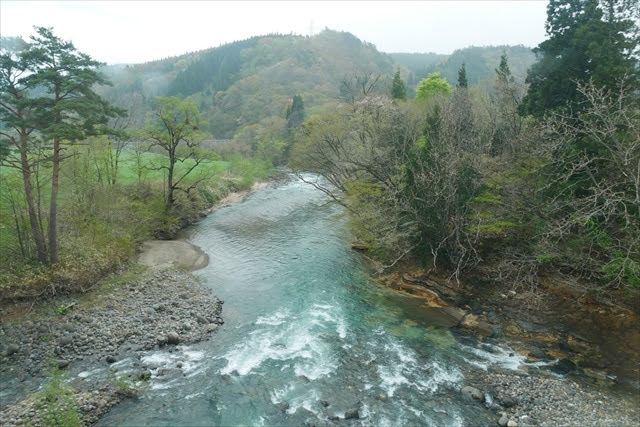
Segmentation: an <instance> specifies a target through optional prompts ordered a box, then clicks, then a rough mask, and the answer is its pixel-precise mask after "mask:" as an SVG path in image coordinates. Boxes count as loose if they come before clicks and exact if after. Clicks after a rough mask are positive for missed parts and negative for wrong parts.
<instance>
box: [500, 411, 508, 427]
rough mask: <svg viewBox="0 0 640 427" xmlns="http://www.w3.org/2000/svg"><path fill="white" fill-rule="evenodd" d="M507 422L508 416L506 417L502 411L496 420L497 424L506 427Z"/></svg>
mask: <svg viewBox="0 0 640 427" xmlns="http://www.w3.org/2000/svg"><path fill="white" fill-rule="evenodd" d="M508 422H509V417H507V414H505V413H503V414H502V416H501V417H500V419H499V420H498V425H499V426H500V427H507V423H508Z"/></svg>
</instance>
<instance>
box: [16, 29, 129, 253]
mask: <svg viewBox="0 0 640 427" xmlns="http://www.w3.org/2000/svg"><path fill="white" fill-rule="evenodd" d="M36 33H37V35H35V36H32V37H31V43H30V46H29V49H28V50H27V51H26V52H25V53H24V54H23V59H24V60H25V62H26V67H27V69H28V71H29V72H30V73H31V74H30V75H28V76H27V77H26V78H25V79H24V83H25V85H26V86H27V87H28V88H29V90H30V91H31V92H32V93H34V94H35V93H38V94H40V96H39V97H36V98H33V99H31V100H30V101H29V102H30V103H31V105H33V107H34V108H33V110H34V113H33V114H34V116H35V117H37V119H36V122H37V126H36V127H37V130H38V131H39V132H40V134H41V135H42V137H43V139H44V140H46V141H47V142H49V143H50V144H51V148H52V155H51V169H52V177H51V196H50V206H49V229H48V238H49V247H48V250H49V259H50V261H51V263H56V262H57V261H58V229H57V223H58V222H57V215H58V189H59V177H60V165H61V162H62V159H63V151H64V148H65V147H64V145H65V144H72V143H74V142H76V141H80V140H82V139H85V138H86V137H88V136H90V135H97V134H103V133H107V132H108V128H107V123H108V121H109V119H110V118H112V117H115V116H117V115H120V114H124V112H123V111H122V110H120V109H116V108H114V107H112V106H111V105H110V104H109V103H108V102H107V101H106V100H104V99H103V98H101V97H100V96H99V95H98V94H97V93H96V92H95V91H94V89H93V88H94V87H95V86H96V85H104V84H108V81H107V80H106V79H105V78H104V77H103V75H102V74H100V73H99V72H98V71H97V70H96V68H97V67H98V66H100V65H103V64H102V63H100V62H97V61H94V60H93V59H91V57H89V56H88V55H86V54H84V53H81V52H78V51H77V50H76V48H75V47H74V46H73V43H71V42H69V41H65V40H62V39H60V38H58V37H56V36H55V35H54V34H53V32H52V30H51V29H50V28H44V27H36Z"/></svg>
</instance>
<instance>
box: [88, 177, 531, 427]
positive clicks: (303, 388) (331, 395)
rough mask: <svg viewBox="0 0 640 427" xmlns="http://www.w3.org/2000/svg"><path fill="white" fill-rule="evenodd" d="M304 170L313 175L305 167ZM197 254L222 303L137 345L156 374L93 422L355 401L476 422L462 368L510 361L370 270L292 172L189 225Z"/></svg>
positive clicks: (418, 420)
mask: <svg viewBox="0 0 640 427" xmlns="http://www.w3.org/2000/svg"><path fill="white" fill-rule="evenodd" d="M307 178H308V179H315V178H314V177H313V176H308V177H307ZM188 239H189V240H190V241H191V242H192V243H194V244H196V245H198V246H200V247H201V248H202V249H203V250H204V251H205V252H206V253H208V254H209V257H210V264H209V266H208V267H206V268H204V269H202V270H199V271H197V272H195V274H196V275H197V276H198V277H199V278H201V280H202V281H203V282H204V283H205V284H206V285H207V286H209V287H210V288H211V290H212V292H214V293H215V294H216V295H217V296H218V297H219V298H221V299H222V300H224V301H225V304H224V307H223V317H224V320H225V324H224V325H223V326H222V327H220V328H219V329H218V331H217V333H215V334H214V335H212V337H211V338H210V339H209V340H207V341H205V342H202V343H198V344H196V345H190V346H178V347H177V348H175V349H172V350H169V349H163V350H160V351H156V352H150V353H149V354H147V355H146V356H145V357H144V358H143V362H144V363H145V364H147V365H148V366H149V367H150V368H153V369H152V372H154V374H157V373H158V370H160V369H162V368H171V367H175V366H176V365H177V364H180V365H181V366H182V368H181V369H182V374H181V375H179V376H172V377H169V378H168V379H167V378H166V377H163V376H160V375H154V376H153V378H152V379H151V382H150V386H149V390H148V391H147V392H146V393H145V394H144V395H143V397H141V398H139V399H133V400H129V401H126V402H125V403H123V404H121V405H119V406H117V407H116V408H114V409H113V410H112V411H111V412H110V413H109V414H108V415H107V416H105V417H104V418H103V419H102V420H101V422H100V424H101V425H153V426H158V425H168V426H169V425H170V426H174V425H189V426H191V425H257V426H260V425H304V424H307V423H309V424H323V423H324V422H326V421H327V420H328V419H329V417H330V416H340V417H344V414H345V412H346V411H347V410H349V409H352V408H357V409H358V411H359V415H360V420H358V421H357V423H362V424H363V425H375V426H380V425H389V426H396V425H402V426H404V425H446V426H452V425H489V424H493V423H495V416H491V414H490V413H488V411H487V410H486V409H484V408H483V407H481V406H480V405H479V404H477V403H473V402H469V401H467V400H465V399H463V398H462V396H461V395H460V393H459V392H458V391H457V390H459V388H460V387H461V386H462V385H463V384H464V372H465V371H466V370H468V369H486V368H487V367H489V366H501V367H505V368H512V369H515V368H517V366H518V365H519V364H520V363H522V361H523V360H522V358H521V357H520V356H518V355H515V356H513V355H511V356H510V355H509V349H504V348H498V347H496V348H495V349H493V351H491V352H487V351H485V350H482V349H479V348H476V346H475V345H474V344H472V343H465V342H464V340H462V339H461V338H460V337H456V336H454V335H453V334H451V332H450V331H449V329H448V328H446V327H444V326H439V325H438V323H437V321H436V320H434V319H432V318H430V317H429V316H428V315H427V314H426V313H427V312H426V311H425V310H423V309H421V307H420V302H419V301H417V300H415V299H413V298H410V297H405V296H402V295H398V294H396V293H394V292H392V291H390V290H387V289H385V288H384V287H382V286H380V285H378V284H376V283H375V282H374V281H372V280H371V279H370V276H369V275H368V273H367V270H366V266H365V265H364V263H363V262H362V260H361V259H360V256H359V255H358V254H357V253H355V252H353V251H352V250H351V248H350V241H351V238H350V235H349V232H348V228H347V219H346V217H345V215H344V211H343V209H342V208H341V207H340V206H337V205H335V204H332V203H330V201H329V200H328V198H327V197H326V196H325V195H324V194H323V193H321V192H320V191H318V190H316V189H315V188H314V187H313V186H311V185H308V184H306V183H304V182H303V181H301V180H299V179H297V178H294V177H292V180H291V181H289V182H286V183H283V184H279V185H276V186H272V187H268V188H265V189H262V190H259V191H256V192H254V193H252V194H251V195H249V196H248V197H247V198H246V199H245V200H244V201H242V202H240V203H236V204H233V205H230V206H227V207H224V208H221V209H219V210H217V211H215V212H214V213H212V214H211V215H209V216H208V217H207V218H205V219H203V220H202V221H201V222H200V223H198V224H197V225H195V226H193V227H191V228H190V229H189V230H188Z"/></svg>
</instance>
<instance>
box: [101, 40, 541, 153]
mask: <svg viewBox="0 0 640 427" xmlns="http://www.w3.org/2000/svg"><path fill="white" fill-rule="evenodd" d="M503 51H504V52H506V53H507V55H508V57H509V65H510V67H511V70H512V72H513V74H514V75H515V77H516V78H517V79H519V80H524V76H525V74H526V70H527V68H528V67H529V66H530V65H531V64H532V63H533V61H534V55H533V53H532V52H531V50H530V49H529V48H526V47H524V46H489V47H469V48H465V49H459V50H456V51H455V52H453V53H452V54H451V55H441V54H435V53H392V54H386V53H382V52H379V51H378V50H377V49H376V47H375V46H374V45H372V44H370V43H367V42H364V41H361V40H360V39H358V38H357V37H355V36H354V35H352V34H350V33H346V32H338V31H333V30H328V29H326V30H324V31H322V32H321V33H319V34H317V35H315V36H313V37H307V36H298V35H282V34H269V35H266V36H257V37H252V38H249V39H246V40H241V41H236V42H232V43H228V44H225V45H222V46H219V47H215V48H210V49H205V50H201V51H197V52H191V53H186V54H184V55H180V56H176V57H170V58H164V59H160V60H157V61H152V62H147V63H143V64H137V65H115V66H108V67H105V69H104V71H105V73H106V74H107V75H108V77H109V78H110V79H111V80H112V82H113V83H114V85H113V86H112V87H108V88H106V89H103V92H102V95H104V96H105V97H106V98H107V99H109V100H110V101H111V102H113V103H115V104H117V105H120V106H123V107H125V108H127V109H128V110H130V112H131V116H132V117H131V120H132V125H133V126H134V127H135V126H142V124H143V123H144V121H145V117H146V115H147V114H148V113H149V112H150V111H151V107H150V101H151V99H153V97H155V96H169V95H176V96H179V97H186V96H189V97H191V98H192V99H193V100H194V101H195V102H196V103H197V105H198V107H199V108H200V111H201V112H202V116H203V119H204V121H205V122H206V123H207V124H206V129H205V130H208V131H210V132H211V133H212V134H213V135H214V137H215V138H218V139H231V138H233V137H234V136H235V135H239V134H240V135H241V136H242V138H243V139H245V140H247V142H248V143H250V144H252V143H253V144H254V147H253V148H254V149H255V143H256V142H255V141H257V140H258V139H264V135H265V132H275V133H278V132H279V133H280V134H281V133H282V130H283V128H284V126H285V123H286V120H285V117H286V112H287V108H288V107H289V106H290V105H291V102H292V98H293V96H294V95H300V96H301V97H302V99H303V101H304V106H305V110H306V112H307V114H313V113H318V112H322V111H326V110H328V109H331V108H332V107H333V106H335V105H336V103H337V102H338V98H339V88H340V83H341V81H342V80H344V79H345V78H350V77H353V76H355V75H365V74H373V75H378V74H379V75H380V76H381V78H380V80H379V84H378V86H379V88H380V90H384V91H387V90H388V85H389V83H390V81H391V76H392V74H393V73H394V71H395V68H396V67H401V68H403V69H404V72H403V75H404V76H405V79H406V82H407V87H408V89H409V92H410V94H411V93H412V92H413V90H414V89H415V86H416V85H417V83H418V82H419V81H420V79H422V78H424V77H426V75H427V74H428V73H431V72H434V71H439V72H440V73H442V75H443V76H444V77H446V78H447V80H449V81H450V82H455V81H456V80H457V73H458V69H459V68H460V65H461V64H462V62H463V61H464V62H465V64H466V68H467V77H468V79H469V83H470V84H472V85H473V84H477V83H479V82H481V81H482V80H483V79H486V78H488V77H491V76H492V75H493V73H494V69H495V68H496V67H497V66H498V63H499V61H500V55H501V54H502V52H503ZM248 126H252V127H251V128H248V129H245V128H247V127H248ZM274 129H275V131H274ZM247 135H249V136H247ZM256 135H260V136H256ZM251 139H253V140H254V142H251V141H249V140H251Z"/></svg>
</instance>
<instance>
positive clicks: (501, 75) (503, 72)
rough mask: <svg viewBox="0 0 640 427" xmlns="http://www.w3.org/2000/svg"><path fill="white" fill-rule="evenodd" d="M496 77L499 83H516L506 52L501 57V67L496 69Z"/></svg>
mask: <svg viewBox="0 0 640 427" xmlns="http://www.w3.org/2000/svg"><path fill="white" fill-rule="evenodd" d="M496 76H497V78H498V80H499V81H501V82H504V83H510V82H513V81H514V78H513V75H512V74H511V69H509V62H508V59H507V53H506V52H502V55H500V65H498V68H496Z"/></svg>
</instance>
